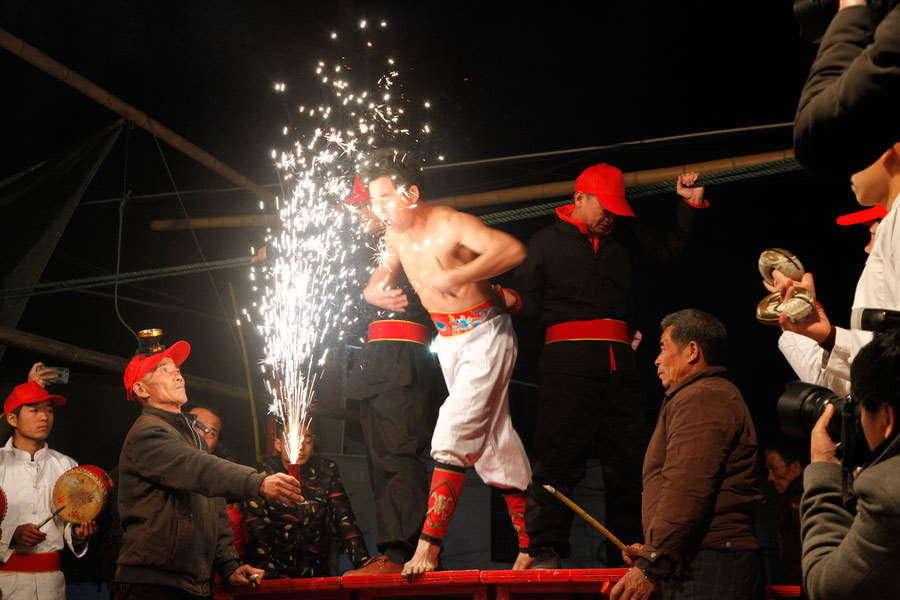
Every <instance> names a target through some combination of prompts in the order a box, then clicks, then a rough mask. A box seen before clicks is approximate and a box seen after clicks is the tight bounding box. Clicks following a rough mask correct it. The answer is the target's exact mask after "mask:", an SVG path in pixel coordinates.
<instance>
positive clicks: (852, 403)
mask: <svg viewBox="0 0 900 600" xmlns="http://www.w3.org/2000/svg"><path fill="white" fill-rule="evenodd" d="M850 326H851V327H852V328H853V329H862V330H865V331H876V332H885V331H888V330H895V329H900V311H895V310H883V309H875V308H855V309H853V312H852V313H851V315H850ZM829 404H833V405H834V415H833V416H832V417H831V422H830V423H829V424H828V435H829V436H830V437H831V439H832V440H834V441H835V442H840V445H839V446H838V449H837V451H838V458H840V459H841V464H843V466H844V468H845V469H849V470H852V469H854V468H856V467H859V466H862V465H863V464H865V463H866V461H868V460H869V458H870V455H871V452H870V450H869V445H868V443H867V442H866V438H865V434H864V433H863V429H862V422H861V421H860V416H859V404H858V402H857V401H856V400H854V398H853V397H852V396H838V395H837V394H835V393H834V392H832V391H831V390H829V389H827V388H824V387H821V386H818V385H813V384H811V383H803V382H802V381H791V382H790V383H788V384H787V385H785V388H784V393H783V394H782V395H781V397H780V398H779V399H778V403H777V405H776V411H777V412H778V420H779V422H780V423H781V430H782V431H783V432H784V433H786V434H788V435H797V436H804V437H808V436H809V434H810V433H811V432H812V429H813V427H815V425H816V421H818V420H819V417H821V416H822V413H823V412H825V407H826V406H828V405H829Z"/></svg>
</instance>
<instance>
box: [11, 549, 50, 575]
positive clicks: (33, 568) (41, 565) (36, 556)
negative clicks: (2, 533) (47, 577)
mask: <svg viewBox="0 0 900 600" xmlns="http://www.w3.org/2000/svg"><path fill="white" fill-rule="evenodd" d="M0 571H3V572H5V573H49V572H51V571H59V552H34V553H32V554H19V553H18V552H13V553H12V556H10V557H9V560H7V561H6V562H5V563H3V564H2V565H0Z"/></svg>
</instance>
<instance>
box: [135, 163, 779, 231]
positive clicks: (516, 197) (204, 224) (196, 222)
mask: <svg viewBox="0 0 900 600" xmlns="http://www.w3.org/2000/svg"><path fill="white" fill-rule="evenodd" d="M793 156H794V151H793V150H776V151H774V152H764V153H762V154H748V155H745V156H734V157H731V158H721V159H718V160H710V161H706V162H699V163H693V164H686V165H679V166H673V167H664V168H662V169H648V170H645V171H632V172H630V173H623V176H624V177H625V187H636V186H641V185H649V184H652V183H660V182H664V181H674V180H675V179H677V178H678V176H679V175H681V174H682V173H687V172H690V171H698V172H700V173H701V174H703V175H710V174H712V173H721V172H722V171H730V170H732V169H738V168H742V167H752V166H756V165H761V164H765V163H767V162H773V161H776V160H782V159H785V158H792V157H793ZM574 189H575V181H574V180H572V181H559V182H555V183H541V184H538V185H528V186H523V187H516V188H509V189H505V190H495V191H493V192H480V193H477V194H466V195H463V196H445V197H443V198H436V199H434V200H428V204H431V205H433V206H450V207H452V208H455V209H457V210H466V209H472V208H485V207H488V206H500V205H503V204H513V203H517V202H528V201H532V200H546V199H549V198H562V197H565V196H571V195H572V192H573V190H574ZM274 223H275V217H274V215H248V216H231V217H227V216H223V217H207V218H203V219H188V220H184V219H163V220H155V221H151V222H150V227H151V228H152V229H153V230H154V231H174V230H180V229H224V228H229V227H265V226H270V225H272V224H274Z"/></svg>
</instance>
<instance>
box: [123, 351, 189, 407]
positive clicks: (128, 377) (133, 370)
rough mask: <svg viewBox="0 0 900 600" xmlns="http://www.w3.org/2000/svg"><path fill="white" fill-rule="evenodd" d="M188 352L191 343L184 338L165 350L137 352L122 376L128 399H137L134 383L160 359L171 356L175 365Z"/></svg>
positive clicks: (181, 360) (184, 357)
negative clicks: (145, 352) (153, 352)
mask: <svg viewBox="0 0 900 600" xmlns="http://www.w3.org/2000/svg"><path fill="white" fill-rule="evenodd" d="M190 353H191V345H190V344H188V343H187V342H185V341H184V340H180V341H178V342H175V343H174V344H172V345H171V346H169V347H168V348H166V349H165V350H162V351H160V352H156V353H155V354H138V355H137V356H135V357H134V358H132V359H131V362H130V363H128V366H127V367H125V377H124V381H125V393H126V394H127V395H128V399H129V400H131V401H132V402H137V401H138V399H137V397H136V396H135V395H134V384H135V383H137V382H138V381H140V380H142V379H143V378H144V375H146V374H147V372H148V371H149V370H150V369H152V368H153V367H155V366H156V365H158V364H159V363H160V362H161V361H162V359H164V358H166V357H168V358H171V359H172V362H174V363H175V365H176V366H181V363H183V362H184V361H185V359H187V357H188V356H189V355H190Z"/></svg>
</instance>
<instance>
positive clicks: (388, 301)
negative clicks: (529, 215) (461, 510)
mask: <svg viewBox="0 0 900 600" xmlns="http://www.w3.org/2000/svg"><path fill="white" fill-rule="evenodd" d="M360 175H361V177H362V179H363V181H365V182H366V183H367V185H368V187H369V194H370V195H371V202H372V208H373V210H374V212H375V214H376V215H377V216H378V217H379V218H381V220H382V221H384V223H385V226H386V232H385V242H386V245H387V248H388V252H387V253H386V254H387V258H386V260H385V261H384V264H383V265H381V266H379V267H378V268H377V269H376V270H375V272H374V273H373V274H372V277H371V278H370V279H369V284H368V285H367V286H366V289H365V291H364V297H365V299H366V300H367V301H368V302H369V303H371V304H374V305H375V306H379V307H381V308H385V309H387V310H396V311H400V310H403V309H404V308H405V307H406V305H407V299H406V296H405V294H403V293H402V291H401V290H398V289H395V288H394V282H395V279H396V277H397V274H398V270H399V269H400V268H401V267H402V268H403V270H404V271H405V272H406V275H407V277H408V278H409V281H410V282H411V283H412V285H413V287H414V288H415V290H416V292H417V293H418V295H419V298H420V299H421V301H422V304H423V305H424V306H425V308H426V309H427V310H428V311H429V313H430V314H431V318H432V320H433V321H434V323H435V326H436V327H437V330H438V333H440V335H439V336H438V339H437V340H436V342H435V345H436V347H437V353H438V357H439V358H440V361H441V369H442V371H443V373H444V379H445V380H446V382H447V389H448V390H449V395H448V397H447V399H446V400H445V401H444V404H443V405H442V406H441V410H440V414H439V416H438V420H437V424H436V426H435V429H434V436H433V437H432V440H431V456H432V458H434V460H435V462H436V464H435V469H434V475H433V477H432V481H431V488H430V493H429V497H428V512H427V514H426V517H425V525H424V527H423V529H422V534H421V536H420V538H419V542H418V545H417V546H416V551H415V554H414V555H413V557H412V559H411V560H410V561H409V562H407V563H406V564H405V565H404V566H403V570H402V572H401V575H403V576H405V577H408V576H416V575H420V574H422V573H425V572H427V571H434V570H435V569H436V568H437V565H438V555H439V554H440V547H441V541H442V540H443V538H444V533H445V532H446V530H447V525H448V524H449V523H450V518H451V517H452V515H453V511H454V510H455V508H456V502H457V499H458V498H459V493H460V491H461V489H462V484H463V481H464V479H465V470H466V467H468V466H469V465H473V466H474V467H475V471H476V472H477V473H478V475H479V476H480V477H481V479H482V480H483V481H484V482H485V483H486V484H487V485H492V486H495V487H497V488H500V489H501V490H502V491H503V493H504V497H505V499H506V502H507V506H508V508H509V512H510V516H511V517H512V519H513V525H514V526H515V528H516V532H517V534H518V537H519V548H520V552H519V556H518V558H517V559H516V563H515V565H514V566H513V568H515V569H524V568H528V567H529V566H530V563H531V562H533V559H532V558H530V557H529V556H528V554H527V551H523V549H527V547H528V534H527V533H526V532H525V526H524V519H523V513H524V508H525V494H524V490H525V488H526V487H527V486H528V482H529V480H530V478H531V468H530V466H529V464H528V458H527V456H526V454H525V449H524V447H523V446H522V441H521V440H520V439H519V436H518V434H517V433H516V432H515V430H514V429H513V427H512V423H511V421H510V417H509V403H508V395H507V386H508V384H509V379H510V376H511V375H512V369H513V365H514V364H515V361H516V337H515V333H514V332H513V329H512V325H511V322H510V318H509V315H507V314H506V312H505V310H506V305H507V301H506V300H505V295H504V294H503V292H502V291H501V290H500V289H499V288H494V287H493V286H492V285H491V282H490V278H491V277H495V276H497V275H500V274H501V273H504V272H506V271H508V270H510V269H512V268H513V267H515V266H516V265H518V264H519V263H521V262H522V261H523V260H524V259H525V247H524V246H523V245H522V244H521V243H520V242H519V241H517V240H516V239H514V238H513V237H511V236H509V235H507V234H505V233H503V232H501V231H497V230H495V229H490V228H488V227H486V226H485V225H484V224H482V222H481V221H479V220H478V219H477V218H476V217H474V216H471V215H468V214H465V213H461V212H457V211H455V210H453V209H450V208H447V207H443V206H429V205H427V204H425V203H424V202H423V201H422V199H421V189H422V184H421V180H422V167H421V165H420V163H419V161H418V160H417V159H416V158H415V157H414V156H412V155H411V154H409V153H405V152H401V151H397V150H392V149H385V150H379V151H377V152H375V153H373V154H372V155H371V156H370V157H369V158H368V160H367V161H366V162H365V163H364V164H363V165H362V166H361V168H360Z"/></svg>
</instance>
